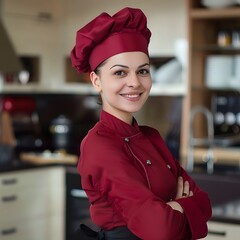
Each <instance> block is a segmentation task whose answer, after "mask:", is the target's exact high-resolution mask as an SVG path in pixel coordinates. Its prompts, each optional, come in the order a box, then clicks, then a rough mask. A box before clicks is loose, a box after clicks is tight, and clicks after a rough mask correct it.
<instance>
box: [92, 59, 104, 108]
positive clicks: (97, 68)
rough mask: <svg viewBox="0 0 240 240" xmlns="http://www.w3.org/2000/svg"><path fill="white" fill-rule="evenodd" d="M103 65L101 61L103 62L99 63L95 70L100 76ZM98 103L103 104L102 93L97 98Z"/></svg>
mask: <svg viewBox="0 0 240 240" xmlns="http://www.w3.org/2000/svg"><path fill="white" fill-rule="evenodd" d="M102 65H103V64H102V63H101V64H100V65H98V66H97V67H96V69H95V70H94V72H95V74H96V75H98V76H99V77H100V74H101V66H102ZM97 104H99V105H101V106H102V97H101V95H100V94H99V95H98V98H97Z"/></svg>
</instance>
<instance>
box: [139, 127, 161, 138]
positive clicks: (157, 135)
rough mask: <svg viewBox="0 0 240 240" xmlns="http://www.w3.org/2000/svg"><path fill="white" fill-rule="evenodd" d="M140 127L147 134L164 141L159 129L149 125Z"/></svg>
mask: <svg viewBox="0 0 240 240" xmlns="http://www.w3.org/2000/svg"><path fill="white" fill-rule="evenodd" d="M139 129H140V131H141V132H142V133H143V134H144V135H145V136H147V137H150V138H157V139H158V140H161V141H163V139H162V136H161V134H160V133H159V131H158V130H157V129H155V128H153V127H149V126H140V127H139Z"/></svg>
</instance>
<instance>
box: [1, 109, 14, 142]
mask: <svg viewBox="0 0 240 240" xmlns="http://www.w3.org/2000/svg"><path fill="white" fill-rule="evenodd" d="M0 117H1V119H0V124H1V125H0V129H1V136H0V143H1V144H5V145H9V146H14V145H15V143H16V141H15V136H14V131H13V127H12V118H11V116H10V114H9V113H8V112H7V111H3V112H2V113H1V115H0Z"/></svg>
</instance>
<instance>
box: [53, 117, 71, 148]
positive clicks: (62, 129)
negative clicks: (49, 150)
mask: <svg viewBox="0 0 240 240" xmlns="http://www.w3.org/2000/svg"><path fill="white" fill-rule="evenodd" d="M49 130H50V133H51V135H52V145H53V148H54V150H59V149H64V150H68V148H69V146H70V141H71V133H72V122H71V120H70V119H68V118H67V117H66V116H64V115H60V116H58V117H56V118H55V119H53V120H52V122H51V125H50V128H49Z"/></svg>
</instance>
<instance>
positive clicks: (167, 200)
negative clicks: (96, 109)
mask: <svg viewBox="0 0 240 240" xmlns="http://www.w3.org/2000/svg"><path fill="white" fill-rule="evenodd" d="M146 21H147V20H146V16H145V15H144V13H143V12H142V11H141V10H140V9H135V8H124V9H122V10H120V11H119V12H117V13H116V14H115V15H113V16H110V15H109V14H107V13H102V14H100V15H99V16H97V17H96V18H95V19H93V20H92V21H91V22H90V23H88V24H87V25H86V26H84V27H83V28H81V29H80V30H79V31H78V32H77V36H76V45H75V47H74V48H73V50H72V52H71V59H72V64H73V66H74V67H75V68H76V69H77V71H78V72H79V73H82V72H90V79H91V81H92V85H93V87H94V88H95V89H96V91H97V92H98V93H99V94H100V96H101V100H102V110H101V114H100V120H99V122H98V123H97V124H96V125H95V126H94V127H93V128H92V129H91V130H90V131H89V132H88V134H87V136H86V137H85V138H84V140H83V141H82V143H81V148H80V161H79V164H78V170H79V173H80V175H81V180H82V187H83V189H84V190H85V191H86V194H87V196H88V198H89V201H90V203H91V207H90V213H91V218H92V221H93V222H94V223H95V224H96V225H98V226H99V227H100V228H101V229H103V232H104V234H105V239H107V240H116V239H122V240H124V239H125V240H131V239H144V240H184V239H186V240H187V239H199V238H203V237H205V236H206V235H207V224H206V223H207V221H208V220H209V218H210V217H211V213H212V212H211V205H210V201H209V199H208V195H207V194H206V193H205V192H203V191H202V190H201V189H200V188H199V187H198V186H197V185H196V183H195V182H194V181H193V180H192V179H191V178H190V176H189V175H188V174H187V173H186V171H185V170H184V169H183V168H182V167H181V166H180V165H179V163H178V162H177V161H176V160H175V159H174V158H173V156H172V155H171V153H170V151H169V150H168V148H167V147H166V145H165V143H164V141H163V139H162V138H161V136H160V134H159V132H158V131H157V130H155V129H153V128H151V127H148V126H139V125H138V123H137V120H136V119H135V118H134V117H133V113H135V112H137V111H138V110H140V109H141V107H142V106H143V104H144V103H145V102H146V100H147V98H148V96H149V92H150V89H151V85H152V83H151V76H150V65H149V55H148V44H149V40H150V36H151V32H150V30H149V29H148V28H147V23H146Z"/></svg>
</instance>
